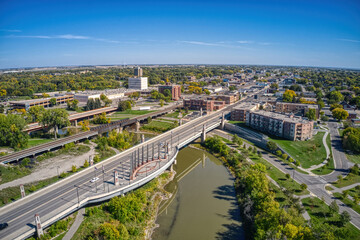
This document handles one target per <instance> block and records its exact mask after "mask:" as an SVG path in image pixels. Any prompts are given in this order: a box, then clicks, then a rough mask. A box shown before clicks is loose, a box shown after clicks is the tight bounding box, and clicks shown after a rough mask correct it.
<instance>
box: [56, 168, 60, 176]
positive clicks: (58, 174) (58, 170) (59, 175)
mask: <svg viewBox="0 0 360 240" xmlns="http://www.w3.org/2000/svg"><path fill="white" fill-rule="evenodd" d="M59 168H60V166H57V168H56V170H57V174H58V178H59V177H60V175H59Z"/></svg>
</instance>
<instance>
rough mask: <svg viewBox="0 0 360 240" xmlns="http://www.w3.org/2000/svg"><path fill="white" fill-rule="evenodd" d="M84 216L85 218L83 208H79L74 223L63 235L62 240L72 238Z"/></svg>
mask: <svg viewBox="0 0 360 240" xmlns="http://www.w3.org/2000/svg"><path fill="white" fill-rule="evenodd" d="M84 216H85V208H81V209H80V210H79V211H78V214H77V215H76V218H75V221H74V223H73V224H72V225H71V227H70V229H69V231H68V232H67V233H66V234H65V236H64V237H63V239H62V240H70V239H71V238H72V237H73V236H74V234H75V233H76V231H77V230H78V228H79V227H80V225H81V223H82V221H83V220H84Z"/></svg>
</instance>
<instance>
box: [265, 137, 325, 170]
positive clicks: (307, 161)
mask: <svg viewBox="0 0 360 240" xmlns="http://www.w3.org/2000/svg"><path fill="white" fill-rule="evenodd" d="M324 134H325V133H324V132H318V133H317V134H316V135H315V136H313V138H312V139H310V140H308V141H290V140H284V139H272V141H274V142H275V143H277V144H278V145H279V146H280V147H281V148H283V149H284V150H285V151H286V152H288V153H289V154H290V155H291V157H293V158H294V159H295V160H297V161H299V162H300V163H301V166H302V167H303V168H309V167H311V166H312V165H317V164H320V163H322V162H323V161H324V159H325V158H326V150H325V147H324V146H323V144H322V138H323V136H324Z"/></svg>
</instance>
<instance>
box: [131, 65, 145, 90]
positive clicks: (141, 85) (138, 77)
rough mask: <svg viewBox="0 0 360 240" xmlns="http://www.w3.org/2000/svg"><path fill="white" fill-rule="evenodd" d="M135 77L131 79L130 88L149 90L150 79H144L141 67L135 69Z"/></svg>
mask: <svg viewBox="0 0 360 240" xmlns="http://www.w3.org/2000/svg"><path fill="white" fill-rule="evenodd" d="M134 75H135V76H134V77H132V78H129V81H128V88H129V89H137V90H146V89H147V88H148V78H147V77H142V69H141V68H140V67H138V68H135V70H134Z"/></svg>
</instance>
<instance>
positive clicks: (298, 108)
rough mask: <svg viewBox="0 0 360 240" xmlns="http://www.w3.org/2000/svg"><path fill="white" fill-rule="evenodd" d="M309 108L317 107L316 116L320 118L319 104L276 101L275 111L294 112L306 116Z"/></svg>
mask: <svg viewBox="0 0 360 240" xmlns="http://www.w3.org/2000/svg"><path fill="white" fill-rule="evenodd" d="M309 109H315V112H316V117H317V118H319V105H317V104H304V103H288V102H276V105H275V111H276V112H278V113H293V114H300V115H301V116H305V114H306V113H307V112H308V111H309Z"/></svg>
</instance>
